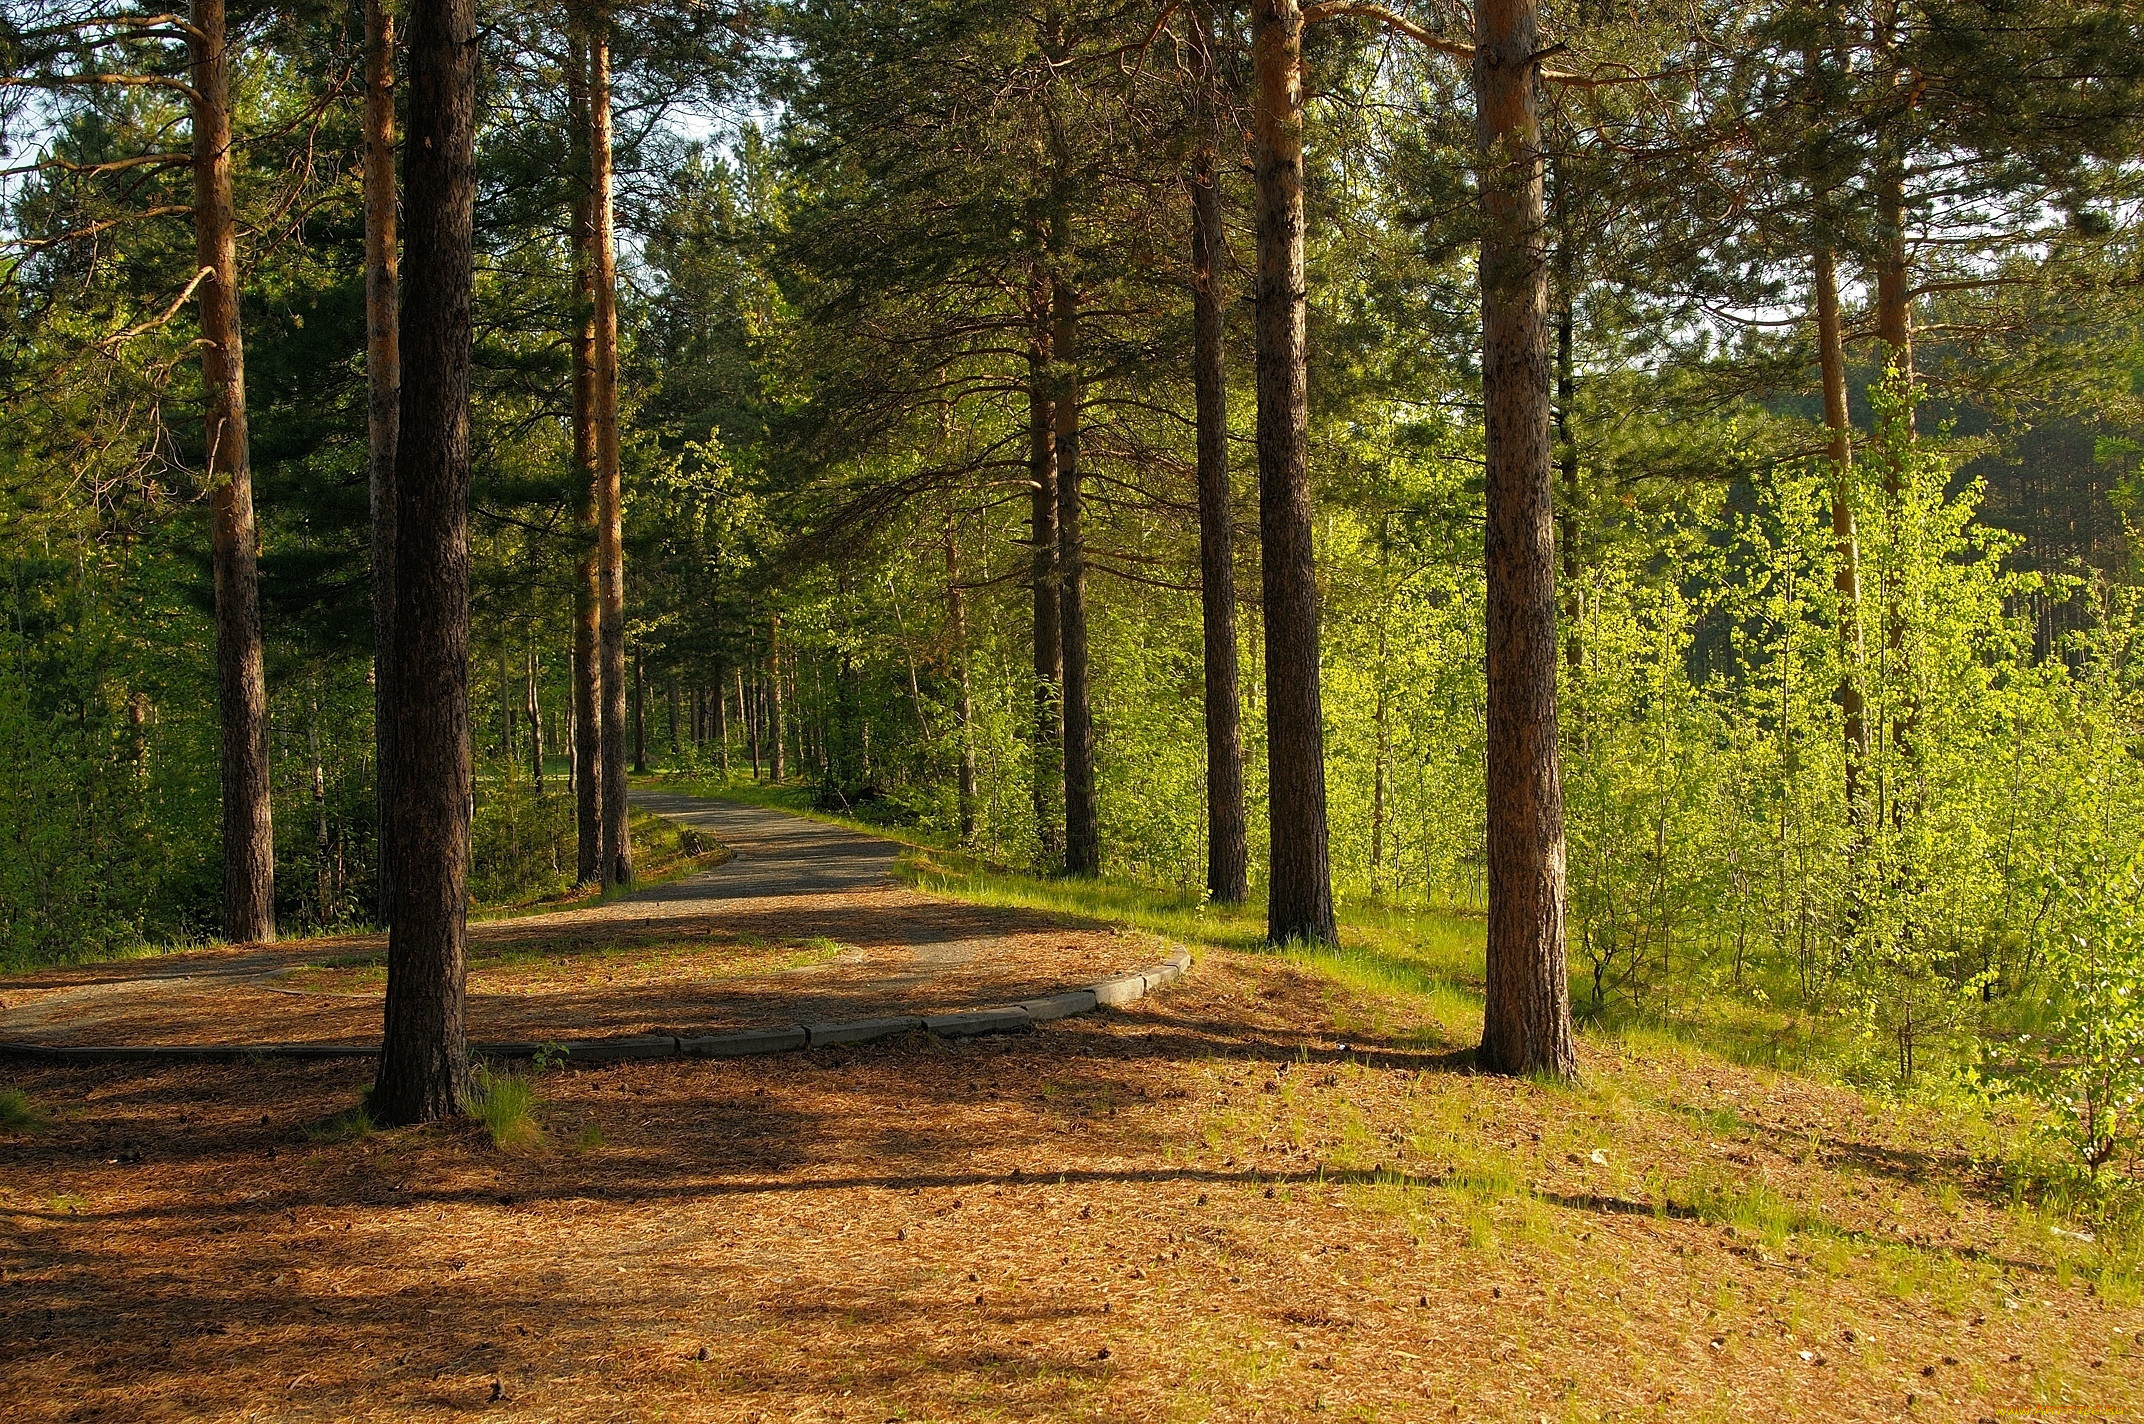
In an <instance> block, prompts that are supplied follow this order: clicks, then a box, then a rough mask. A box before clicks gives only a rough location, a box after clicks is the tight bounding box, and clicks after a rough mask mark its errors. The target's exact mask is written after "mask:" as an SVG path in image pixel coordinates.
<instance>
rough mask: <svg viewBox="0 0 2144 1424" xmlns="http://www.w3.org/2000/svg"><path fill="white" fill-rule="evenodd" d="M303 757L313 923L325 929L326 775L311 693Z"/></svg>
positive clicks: (328, 876) (328, 877) (328, 871)
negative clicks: (307, 775)
mask: <svg viewBox="0 0 2144 1424" xmlns="http://www.w3.org/2000/svg"><path fill="white" fill-rule="evenodd" d="M305 713H306V715H305V753H306V757H307V759H308V760H310V761H311V762H312V764H313V923H314V924H315V925H325V924H327V923H328V921H329V919H330V918H331V915H330V911H329V908H328V907H329V905H330V904H332V903H333V899H334V892H333V890H332V888H331V881H332V879H333V869H332V867H331V865H330V864H329V858H328V775H327V768H326V767H325V766H323V765H321V762H320V694H319V690H318V680H317V679H315V684H314V693H313V696H312V698H311V700H310V701H309V702H308V704H307V706H306V709H305Z"/></svg>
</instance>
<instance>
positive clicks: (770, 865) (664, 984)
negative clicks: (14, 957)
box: [0, 791, 1157, 1048]
mask: <svg viewBox="0 0 2144 1424" xmlns="http://www.w3.org/2000/svg"><path fill="white" fill-rule="evenodd" d="M633 801H634V804H636V805H638V806H640V807H642V808H643V809H645V810H648V811H652V812H654V813H655V814H657V815H660V816H663V817H665V818H667V819H670V820H674V821H677V822H679V823H681V824H684V825H687V826H690V827H692V828H693V829H695V830H698V831H699V832H701V833H702V834H703V835H706V836H708V837H710V838H712V839H714V840H716V841H719V842H721V843H722V844H723V845H725V846H727V847H728V848H729V849H730V850H731V851H732V853H733V854H732V857H731V858H730V859H729V860H727V861H726V862H724V863H723V864H721V865H719V866H715V867H713V868H711V869H707V870H703V871H699V872H696V873H694V874H692V875H689V876H686V877H684V878H682V879H679V880H676V881H673V882H671V883H669V884H665V885H658V886H653V887H650V888H649V889H646V890H642V891H639V892H636V893H634V894H631V895H628V896H624V897H621V898H619V899H616V900H613V901H611V902H610V903H608V904H603V905H593V906H587V907H583V908H577V909H567V910H557V911H550V912H547V913H543V914H536V915H524V916H519V917H515V918H508V919H496V920H486V921H480V922H477V923H473V924H472V925H471V926H470V929H469V941H470V961H471V968H470V988H469V1005H468V1031H469V1035H470V1037H471V1038H472V1039H473V1040H477V1041H480V1042H522V1043H543V1042H563V1043H568V1044H572V1043H575V1042H579V1041H587V1040H596V1039H616V1038H620V1037H625V1036H634V1035H671V1036H676V1037H686V1038H689V1037H694V1036H700V1035H710V1034H723V1033H734V1032H737V1031H740V1030H745V1029H754V1028H761V1027H765V1026H767V1025H772V1024H800V1023H806V1024H808V1023H834V1022H841V1021H853V1020H860V1019H872V1018H881V1017H889V1016H927V1015H937V1014H954V1013H961V1012H965V1011H971V1010H975V1009H979V1008H986V1007H996V1006H1001V1005H1006V1004H1013V1003H1018V1002H1021V1001H1023V1000H1030V999H1036V998H1040V997H1042V996H1046V995H1050V994H1054V993H1057V992H1059V991H1061V990H1065V989H1069V988H1073V987H1075V986H1079V985H1086V984H1089V983H1092V982H1095V981H1097V980H1102V979H1107V978H1109V977H1110V976H1112V975H1117V974H1121V973H1124V972H1126V971H1135V970H1137V969H1139V968H1140V967H1141V966H1142V965H1146V964H1149V963H1151V962H1152V961H1153V960H1154V959H1155V958H1156V957H1157V942H1156V941H1153V940H1151V939H1148V938H1146V937H1144V936H1140V935H1137V934H1130V933H1120V932H1118V931H1115V930H1112V929H1109V928H1106V927H1095V926H1086V925H1068V924H1065V923H1063V922H1060V921H1056V920H1053V919H1050V918H1048V917H1045V916H1041V915H1036V914H1031V913H1027V912H1022V911H1013V910H1000V909H989V908H983V907H979V906H974V905H968V904H963V903H960V902H958V901H951V900H944V899H939V898H937V897H934V896H929V895H925V894H922V893H920V892H918V891H915V890H911V889H908V888H907V887H905V886H903V885H901V884H900V883H898V882H897V881H896V879H895V878H894V873H893V872H894V869H895V864H896V862H897V861H898V859H899V857H900V854H901V850H902V847H901V846H900V845H898V844H897V843H895V842H892V841H887V840H882V839H879V838H877V837H874V836H868V835H864V834H860V833H858V832H854V831H849V830H846V829H843V828H841V827H837V826H830V825H827V824H825V823H823V822H819V821H813V820H810V819H808V818H806V817H803V816H797V815H793V814H791V813H788V812H785V811H778V810H773V809H770V808H767V807H761V806H748V805H743V804H739V803H736V802H729V801H718V800H713V799H709V798H704V797H693V796H684V795H680V794H677V793H674V792H666V791H636V792H634V793H633ZM385 949H386V941H385V937H384V936H381V935H365V936H342V937H336V938H329V939H313V940H304V941H294V942H290V943H282V944H270V945H235V946H226V947H222V948H217V949H208V950H198V951H189V952H184V953H176V954H169V955H162V956H158V957H155V958H149V959H135V960H119V961H111V962H106V963H99V964H88V965H78V966H68V967H64V968H54V969H47V970H38V971H31V972H28V973H24V974H18V975H12V976H0V1043H8V1044H18V1045H24V1046H28V1047H33V1048H34V1047H81V1046H87V1045H97V1046H117V1047H129V1046H150V1045H169V1046H174V1047H205V1046H235V1045H246V1044H266V1043H274V1044H284V1045H304V1046H316V1047H325V1046H328V1045H350V1046H370V1045H375V1044H377V1042H378V1040H379V1020H380V1006H381V998H382V993H383V991H384V970H383V967H382V966H383V963H384V955H385Z"/></svg>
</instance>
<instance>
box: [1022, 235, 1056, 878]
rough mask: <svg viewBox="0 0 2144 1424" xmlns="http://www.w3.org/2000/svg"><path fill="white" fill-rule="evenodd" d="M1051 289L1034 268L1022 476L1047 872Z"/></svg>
mask: <svg viewBox="0 0 2144 1424" xmlns="http://www.w3.org/2000/svg"><path fill="white" fill-rule="evenodd" d="M1053 354H1054V353H1053V350H1052V347H1051V342H1050V310H1049V286H1048V281H1047V279H1046V278H1045V277H1044V275H1043V273H1042V268H1041V266H1040V265H1039V264H1037V266H1036V267H1035V269H1034V271H1033V273H1032V277H1031V281H1030V285H1029V289H1028V346H1027V468H1028V480H1029V483H1030V485H1031V495H1032V502H1031V506H1030V510H1029V516H1028V518H1029V523H1028V540H1029V555H1030V564H1029V583H1030V585H1031V587H1032V590H1033V594H1034V644H1035V724H1034V747H1033V752H1034V755H1033V764H1032V769H1031V776H1032V778H1033V785H1032V792H1033V799H1034V807H1035V840H1036V844H1037V846H1038V848H1039V853H1038V859H1039V861H1040V868H1041V869H1042V870H1044V871H1051V870H1055V869H1057V867H1058V866H1059V865H1061V864H1062V863H1063V858H1064V822H1063V819H1062V817H1061V816H1060V815H1059V812H1058V792H1059V790H1060V789H1061V788H1062V778H1061V775H1060V769H1061V766H1062V763H1063V748H1062V746H1061V744H1060V737H1061V735H1062V731H1061V722H1060V719H1059V717H1058V706H1059V703H1058V696H1059V693H1060V691H1061V689H1062V687H1063V684H1064V642H1063V639H1064V626H1063V621H1062V618H1061V617H1060V615H1059V612H1058V606H1057V433H1056V432H1057V407H1056V402H1055V401H1054V400H1053V399H1052V398H1051V391H1052V380H1053V377H1052V374H1051V371H1050V365H1051V359H1052V356H1053Z"/></svg>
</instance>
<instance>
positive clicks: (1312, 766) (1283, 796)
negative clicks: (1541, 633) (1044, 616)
mask: <svg viewBox="0 0 2144 1424" xmlns="http://www.w3.org/2000/svg"><path fill="white" fill-rule="evenodd" d="M1252 31H1253V36H1252V52H1253V53H1252V57H1253V62H1254V66H1255V68H1256V71H1257V82H1258V92H1257V101H1256V105H1255V112H1254V115H1253V118H1254V128H1255V131H1256V138H1257V149H1256V160H1255V164H1254V172H1255V176H1256V180H1257V188H1258V215H1257V232H1258V322H1257V334H1258V375H1257V388H1258V527H1259V536H1260V542H1261V546H1262V547H1261V557H1260V575H1261V591H1262V593H1263V596H1264V611H1265V633H1266V669H1265V671H1266V759H1267V782H1268V786H1269V791H1268V814H1269V819H1270V821H1271V826H1272V855H1271V861H1272V864H1271V876H1272V884H1271V887H1270V891H1269V894H1268V900H1267V921H1266V933H1267V934H1268V936H1269V937H1270V938H1272V939H1273V940H1274V942H1276V943H1286V942H1288V941H1291V940H1307V941H1314V942H1319V943H1331V942H1333V941H1334V940H1336V939H1337V938H1338V932H1337V930H1336V928H1335V925H1334V921H1333V891H1332V865H1331V853H1330V850H1329V847H1328V845H1327V839H1326V835H1327V833H1326V818H1325V728H1324V712H1323V708H1322V706H1321V704H1320V701H1319V691H1318V587H1317V563H1316V554H1315V550H1314V547H1313V544H1312V540H1311V507H1310V467H1309V418H1310V416H1309V404H1308V392H1307V386H1306V373H1305V366H1304V361H1305V350H1304V341H1305V334H1306V326H1305V316H1306V313H1305V304H1304V303H1305V291H1304V270H1303V12H1302V9H1301V7H1300V6H1299V5H1298V4H1297V3H1296V0H1255V3H1254V6H1253V9H1252Z"/></svg>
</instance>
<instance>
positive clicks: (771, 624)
mask: <svg viewBox="0 0 2144 1424" xmlns="http://www.w3.org/2000/svg"><path fill="white" fill-rule="evenodd" d="M783 730H784V729H783V726H782V615H781V614H779V613H777V614H775V615H774V616H773V617H772V618H770V619H769V620H768V622H767V733H768V735H767V772H768V777H767V779H768V780H770V781H780V780H782V778H783V777H785V776H786V775H788V772H789V763H788V758H787V757H785V756H784V755H783V753H784V751H785V748H784V747H783V745H782V741H783V736H782V734H783Z"/></svg>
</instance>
